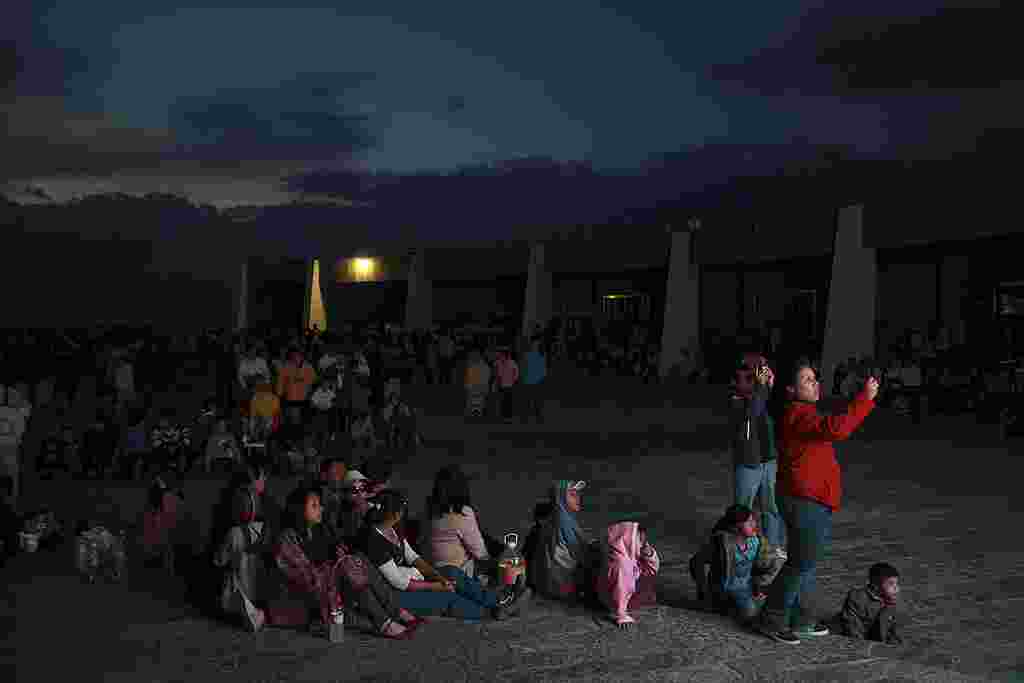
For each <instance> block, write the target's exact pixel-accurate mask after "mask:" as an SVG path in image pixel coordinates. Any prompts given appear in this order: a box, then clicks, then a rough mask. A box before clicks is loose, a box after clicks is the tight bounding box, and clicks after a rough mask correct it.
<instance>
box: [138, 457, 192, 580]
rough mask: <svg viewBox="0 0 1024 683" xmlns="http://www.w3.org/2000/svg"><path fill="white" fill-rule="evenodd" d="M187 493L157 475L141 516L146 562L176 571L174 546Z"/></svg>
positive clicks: (143, 550) (143, 549)
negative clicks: (171, 485)
mask: <svg viewBox="0 0 1024 683" xmlns="http://www.w3.org/2000/svg"><path fill="white" fill-rule="evenodd" d="M184 498H185V494H184V493H183V492H182V491H181V489H172V488H171V487H170V486H169V485H168V484H167V482H166V481H165V480H164V478H163V477H156V479H154V480H153V484H152V486H150V487H149V492H148V494H147V501H146V509H145V510H144V511H143V515H142V552H143V556H144V559H145V561H146V563H147V564H150V565H154V564H155V565H159V566H162V567H163V568H165V569H167V570H168V571H172V572H173V571H174V553H175V549H174V546H175V544H176V541H177V538H176V535H177V534H176V532H177V527H178V522H179V518H180V516H181V515H180V508H181V506H182V503H183V502H184Z"/></svg>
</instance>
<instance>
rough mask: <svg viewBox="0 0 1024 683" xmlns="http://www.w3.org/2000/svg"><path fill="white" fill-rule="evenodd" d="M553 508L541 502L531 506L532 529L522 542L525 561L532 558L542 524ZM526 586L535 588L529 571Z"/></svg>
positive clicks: (552, 504) (552, 505)
mask: <svg viewBox="0 0 1024 683" xmlns="http://www.w3.org/2000/svg"><path fill="white" fill-rule="evenodd" d="M554 507H555V506H554V503H551V502H550V501H542V502H540V503H537V504H536V505H534V506H533V527H532V528H531V529H530V533H529V534H527V535H526V540H525V541H523V551H522V554H523V557H525V558H527V560H529V558H531V557H533V556H534V553H535V552H536V550H537V544H538V543H539V542H540V533H541V530H542V529H543V527H544V522H545V521H547V519H548V518H549V517H551V515H552V514H554ZM526 584H527V585H528V586H529V587H530V588H534V589H535V588H536V587H535V586H534V583H533V574H532V573H531V572H529V571H528V572H526Z"/></svg>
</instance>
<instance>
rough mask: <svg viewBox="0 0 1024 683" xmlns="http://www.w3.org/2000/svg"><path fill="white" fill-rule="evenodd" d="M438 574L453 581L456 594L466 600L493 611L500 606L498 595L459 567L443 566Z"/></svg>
mask: <svg viewBox="0 0 1024 683" xmlns="http://www.w3.org/2000/svg"><path fill="white" fill-rule="evenodd" d="M437 573H438V574H440V575H441V576H443V577H445V578H446V579H451V580H452V582H453V583H454V584H455V592H456V593H458V594H459V595H461V596H462V597H464V598H468V599H469V600H472V601H473V602H475V603H476V604H478V605H480V606H481V607H484V608H486V609H493V608H495V607H497V606H498V594H497V593H496V592H495V591H489V590H487V589H486V588H484V585H483V584H482V583H480V581H479V580H477V579H476V578H475V577H472V576H469V575H468V574H466V572H464V571H462V570H461V569H459V568H458V567H453V566H451V565H443V566H441V567H438V568H437Z"/></svg>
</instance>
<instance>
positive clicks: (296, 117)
mask: <svg viewBox="0 0 1024 683" xmlns="http://www.w3.org/2000/svg"><path fill="white" fill-rule="evenodd" d="M370 78H371V76H369V75H366V74H337V75H331V74H307V75H303V76H300V77H298V78H296V79H294V80H292V81H289V82H288V83H286V84H282V85H280V86H277V87H275V88H266V89H237V90H229V89H225V90H220V91H218V92H217V93H216V94H214V95H210V96H196V97H187V98H180V99H179V100H177V101H176V103H175V105H174V106H173V108H172V110H171V121H172V128H173V129H174V131H175V134H176V136H177V138H178V141H179V145H180V146H179V154H180V155H181V156H183V157H187V158H192V159H196V160H199V161H201V162H202V163H204V164H206V165H209V164H213V165H219V164H223V163H228V164H231V163H234V162H237V161H239V160H254V161H275V160H276V161H311V162H312V161H315V162H325V161H338V160H347V159H350V158H351V157H352V156H354V155H355V154H357V153H359V152H362V151H364V150H366V149H368V148H369V147H370V146H371V145H372V144H373V135H372V133H371V120H370V118H369V117H368V116H366V115H363V114H351V113H345V112H344V111H341V112H339V110H340V109H342V107H343V105H342V103H341V102H340V100H341V98H343V97H344V94H345V93H346V92H347V91H348V90H350V89H352V88H354V87H357V86H358V85H360V84H362V83H364V82H366V80H368V79H370Z"/></svg>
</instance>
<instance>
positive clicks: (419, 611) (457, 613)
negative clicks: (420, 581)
mask: <svg viewBox="0 0 1024 683" xmlns="http://www.w3.org/2000/svg"><path fill="white" fill-rule="evenodd" d="M447 570H454V571H456V572H458V573H459V574H462V572H461V571H459V570H458V569H457V568H455V567H438V568H437V571H438V573H439V574H442V575H444V576H446V577H447V578H450V579H451V580H452V581H454V582H455V592H454V593H438V592H435V591H397V593H396V595H397V598H398V605H399V607H403V608H405V609H407V610H409V611H410V612H412V613H413V614H416V615H418V616H427V615H431V614H433V615H437V616H445V617H455V618H456V619H467V620H472V621H479V620H481V619H483V618H484V617H485V616H486V614H487V612H488V611H489V609H490V608H491V607H494V605H496V604H497V602H496V600H495V602H493V603H492V604H491V605H489V606H488V605H485V604H482V603H480V602H477V601H476V600H473V599H471V598H469V597H467V596H466V593H468V594H474V588H473V586H472V584H474V583H475V584H476V586H477V588H478V589H479V592H476V593H475V595H476V596H477V598H478V599H481V600H487V599H493V598H488V597H487V596H486V593H487V591H484V589H483V586H481V585H480V582H478V581H476V580H475V579H471V578H469V577H468V576H466V575H465V574H462V577H463V579H465V581H462V582H460V581H459V579H458V577H457V576H455V575H453V574H450V573H449V571H447ZM463 591H465V593H464V592H463Z"/></svg>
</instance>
